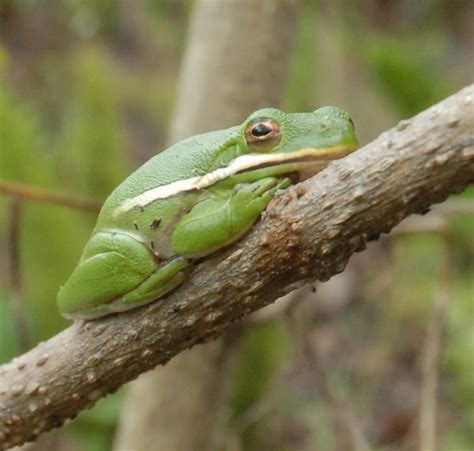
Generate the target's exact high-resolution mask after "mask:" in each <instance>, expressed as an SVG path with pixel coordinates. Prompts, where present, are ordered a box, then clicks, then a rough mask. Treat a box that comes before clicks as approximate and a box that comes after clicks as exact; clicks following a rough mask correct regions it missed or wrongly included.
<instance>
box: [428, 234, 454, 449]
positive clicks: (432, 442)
mask: <svg viewBox="0 0 474 451" xmlns="http://www.w3.org/2000/svg"><path fill="white" fill-rule="evenodd" d="M451 265H452V259H451V241H450V237H449V235H448V233H447V232H445V233H444V235H443V261H442V263H441V268H440V272H439V277H438V281H439V283H438V291H437V294H436V305H435V310H434V313H433V317H432V319H431V323H430V325H429V327H428V331H427V334H426V339H425V345H424V350H423V355H422V369H421V371H422V381H421V401H420V451H436V410H437V391H438V359H439V352H440V346H441V339H442V334H443V329H444V324H445V319H446V312H447V310H448V305H449V302H450V296H449V288H450V283H451Z"/></svg>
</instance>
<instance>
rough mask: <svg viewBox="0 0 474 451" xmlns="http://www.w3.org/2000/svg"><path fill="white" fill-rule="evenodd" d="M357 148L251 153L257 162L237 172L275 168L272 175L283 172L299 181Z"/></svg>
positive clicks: (344, 146) (345, 146) (341, 146)
mask: <svg viewBox="0 0 474 451" xmlns="http://www.w3.org/2000/svg"><path fill="white" fill-rule="evenodd" d="M356 149H357V146H356V145H352V146H349V145H340V146H335V147H328V148H323V149H319V148H312V147H308V148H305V149H301V150H298V151H295V152H291V153H286V154H272V155H262V154H258V155H256V156H255V157H254V155H255V154H249V155H245V156H246V157H251V158H252V159H253V162H254V163H256V164H254V165H252V166H251V167H243V168H242V169H241V170H238V171H237V172H236V174H244V173H248V172H252V173H255V172H256V171H259V170H261V171H263V170H265V169H268V168H273V171H272V175H280V174H281V175H284V176H286V177H289V178H290V180H291V181H292V182H293V183H298V182H300V181H302V180H306V179H308V178H310V177H312V176H313V175H315V174H317V173H318V172H320V171H322V170H323V169H324V168H326V167H327V166H328V164H329V163H330V162H331V161H333V160H338V159H340V158H343V157H345V156H346V155H349V154H350V153H352V152H353V151H354V150H356ZM261 157H270V158H261ZM241 158H242V157H241ZM258 160H262V161H260V162H259V161H258ZM243 166H244V165H243Z"/></svg>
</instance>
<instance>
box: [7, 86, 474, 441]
mask: <svg viewBox="0 0 474 451" xmlns="http://www.w3.org/2000/svg"><path fill="white" fill-rule="evenodd" d="M473 124H474V85H471V86H469V87H467V88H465V89H463V90H462V91H460V92H459V93H457V94H455V95H453V96H451V97H449V98H448V99H446V100H444V101H443V102H441V103H439V104H438V105H435V106H433V107H432V108H430V109H428V110H426V111H424V112H423V113H421V114H419V115H417V116H416V117H415V118H413V119H411V120H409V121H402V122H400V123H399V124H398V126H397V127H395V128H394V129H392V130H390V131H388V132H385V133H383V134H382V135H381V136H380V137H379V138H377V139H376V140H375V141H373V142H372V143H370V144H368V145H367V146H365V147H364V148H363V149H361V150H359V151H358V152H356V153H354V154H352V155H350V156H349V157H347V158H345V159H343V160H340V161H337V162H334V163H332V164H331V165H330V166H329V167H328V168H327V169H326V170H325V171H323V172H321V173H320V174H318V175H317V176H315V177H313V178H312V179H310V180H308V181H306V182H304V183H301V184H299V185H297V186H294V187H291V188H290V189H288V190H286V191H284V192H283V193H281V194H280V195H278V196H277V197H276V198H275V199H274V200H273V201H272V202H271V203H270V205H269V206H268V208H267V210H266V212H265V213H264V215H263V218H262V220H260V221H259V223H258V224H257V225H256V226H255V227H254V228H253V229H252V231H251V232H250V233H249V234H248V235H247V236H246V237H245V238H244V239H242V240H241V241H240V242H239V243H237V244H236V245H235V246H232V247H231V248H229V249H227V250H225V251H224V252H221V253H219V254H216V255H214V256H211V257H210V258H207V259H206V260H205V261H203V262H202V263H199V264H198V265H196V268H195V270H194V272H193V274H192V276H190V277H189V280H187V281H186V282H185V283H184V284H183V285H182V286H181V287H179V288H178V289H176V290H175V291H173V292H172V293H171V294H170V295H168V296H166V297H165V298H163V299H161V300H160V301H157V302H154V303H152V304H150V305H148V306H146V307H144V308H140V309H137V310H134V311H131V312H127V313H122V314H119V315H113V316H109V317H106V318H103V319H99V320H96V321H92V322H78V321H77V322H75V323H74V324H73V325H72V326H71V327H69V328H68V329H66V330H64V331H63V332H61V333H60V334H58V335H56V336H54V337H52V338H51V339H49V340H48V341H46V342H44V343H40V344H39V345H38V346H37V347H36V348H34V349H32V350H31V351H29V352H28V353H26V354H24V355H22V356H20V357H18V358H16V359H14V360H13V361H12V362H10V363H8V364H6V365H3V366H1V367H0V448H2V449H5V448H8V447H11V446H13V445H20V444H22V443H24V442H25V441H28V440H33V439H34V438H35V437H36V436H37V435H38V434H40V433H42V432H44V431H47V430H49V429H52V428H54V427H58V426H60V425H61V424H62V423H63V422H64V421H65V419H67V418H73V417H74V416H75V415H76V414H77V413H78V412H80V411H81V410H83V409H85V408H87V407H91V406H92V405H93V404H94V403H95V402H96V401H97V400H98V399H99V398H101V397H103V396H105V395H107V394H108V393H111V392H114V391H115V390H117V389H118V388H119V387H120V386H121V385H122V384H124V383H125V382H128V381H130V380H132V379H134V378H136V377H137V376H138V375H139V374H141V373H143V372H145V371H147V370H149V369H151V368H154V367H155V366H156V365H158V364H164V363H166V362H167V361H168V360H169V359H170V358H171V357H173V356H174V355H176V354H178V353H179V352H181V351H182V350H184V349H187V348H190V347H192V346H194V345H195V344H197V343H202V342H205V341H209V340H212V339H214V338H216V337H218V336H219V335H221V334H222V333H223V332H224V331H225V329H226V328H227V327H228V326H229V325H230V324H231V323H232V322H234V321H236V320H238V319H240V318H241V317H242V316H244V315H246V314H248V313H250V312H252V311H255V310H258V309H259V308H261V307H263V306H265V305H267V304H269V303H271V302H273V301H275V300H276V299H277V298H279V297H281V296H282V295H284V294H286V293H288V292H289V291H291V290H293V289H295V288H297V287H299V286H301V285H302V284H304V283H306V282H308V281H313V280H314V279H319V280H328V279H329V278H330V277H331V276H333V275H334V274H336V273H339V272H341V271H342V270H343V269H344V267H345V265H346V263H347V261H348V259H349V257H350V255H351V254H353V253H354V252H357V251H360V250H362V249H363V248H364V246H365V239H364V237H374V236H378V234H380V233H383V232H384V233H387V232H389V231H390V230H391V228H392V227H393V226H395V225H396V224H398V223H399V222H400V221H401V220H402V219H403V218H405V217H406V216H408V215H410V214H412V213H425V212H426V211H427V208H428V207H429V206H430V205H431V204H433V203H436V202H441V201H443V200H444V199H446V198H447V197H448V196H449V195H450V194H453V193H458V192H460V191H462V190H463V189H464V188H466V186H468V185H469V184H470V183H472V182H473V181H474V129H473Z"/></svg>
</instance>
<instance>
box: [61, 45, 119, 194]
mask: <svg viewBox="0 0 474 451" xmlns="http://www.w3.org/2000/svg"><path fill="white" fill-rule="evenodd" d="M74 66H75V67H73V71H74V73H75V78H74V82H73V86H72V89H73V93H74V94H73V95H72V96H71V98H70V99H69V102H68V104H67V105H66V111H65V112H64V123H63V132H62V134H61V138H60V140H59V143H58V146H57V153H58V156H59V158H60V161H61V174H63V178H64V182H66V181H67V183H68V184H69V186H71V187H72V188H73V189H74V190H75V192H78V193H81V195H82V196H86V197H100V198H104V197H105V196H106V195H107V194H109V193H110V191H111V189H112V188H113V187H114V186H116V185H117V184H118V183H119V182H120V181H121V180H122V179H123V178H124V176H125V174H126V173H127V172H128V171H127V166H128V165H127V163H126V160H127V154H126V151H125V136H124V134H123V124H122V122H121V118H120V114H119V110H118V102H119V98H120V91H119V90H118V89H117V87H116V86H114V77H113V76H112V74H113V69H112V68H111V67H110V65H109V63H108V62H107V60H106V59H104V55H103V54H101V53H100V52H99V51H97V50H96V49H89V51H88V52H84V53H79V54H78V55H77V58H76V62H75V65H74Z"/></svg>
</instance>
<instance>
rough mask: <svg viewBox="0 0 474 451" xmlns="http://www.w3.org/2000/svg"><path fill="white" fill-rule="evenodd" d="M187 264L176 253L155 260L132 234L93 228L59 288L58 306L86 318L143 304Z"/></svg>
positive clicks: (173, 282) (166, 287) (175, 281)
mask: <svg viewBox="0 0 474 451" xmlns="http://www.w3.org/2000/svg"><path fill="white" fill-rule="evenodd" d="M188 265H189V260H187V259H185V258H182V257H177V258H175V259H173V260H170V261H168V262H165V263H163V264H161V265H160V264H159V263H158V262H157V261H156V259H155V257H154V256H153V254H152V253H151V251H150V250H149V249H148V248H147V247H146V246H145V245H144V244H143V243H141V242H139V241H138V240H136V239H135V238H133V237H132V236H130V235H127V234H123V233H115V232H100V233H97V234H95V235H94V236H93V237H92V238H91V239H90V241H89V243H88V244H87V246H86V248H85V249H84V254H83V256H82V259H81V261H80V263H79V265H78V266H77V267H76V269H75V270H74V272H73V273H72V274H71V276H70V277H69V279H68V280H67V281H66V283H65V285H64V286H63V287H62V288H61V290H60V291H59V293H58V305H59V309H60V311H61V313H62V314H63V315H64V316H65V317H67V318H80V319H91V318H96V317H99V316H103V315H106V314H108V313H113V312H118V311H124V310H128V309H131V308H134V307H137V306H140V305H143V304H146V303H148V302H151V301H153V300H155V299H157V298H159V297H160V296H163V295H164V294H166V293H167V292H168V291H170V290H172V289H173V288H174V287H176V286H177V285H179V284H180V283H181V282H182V280H183V279H184V275H185V274H184V269H185V268H186V267H187V266H188Z"/></svg>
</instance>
